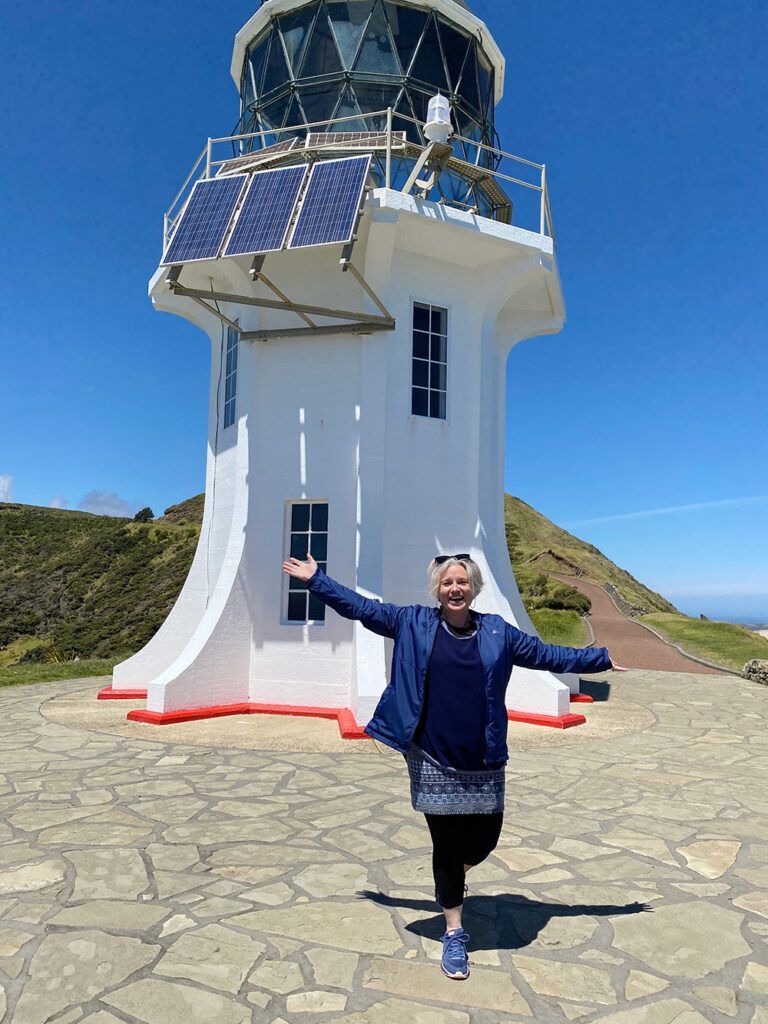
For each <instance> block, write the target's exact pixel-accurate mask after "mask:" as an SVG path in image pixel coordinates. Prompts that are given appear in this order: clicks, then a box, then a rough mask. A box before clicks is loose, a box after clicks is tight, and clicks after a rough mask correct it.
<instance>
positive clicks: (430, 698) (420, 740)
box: [413, 622, 490, 771]
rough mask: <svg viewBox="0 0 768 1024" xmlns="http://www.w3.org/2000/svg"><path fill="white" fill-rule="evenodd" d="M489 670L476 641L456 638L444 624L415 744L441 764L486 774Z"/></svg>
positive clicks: (426, 690) (427, 686) (439, 633)
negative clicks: (486, 681)
mask: <svg viewBox="0 0 768 1024" xmlns="http://www.w3.org/2000/svg"><path fill="white" fill-rule="evenodd" d="M487 701H488V696H487V693H486V688H485V669H484V668H483V662H482V659H481V658H480V652H479V650H478V647H477V633H475V634H474V636H472V637H457V636H454V635H453V633H451V632H450V631H449V629H448V627H447V626H446V625H445V622H442V623H441V625H440V628H439V629H438V630H437V634H436V636H435V644H434V647H433V648H432V656H431V658H430V659H429V671H428V673H427V681H426V688H425V693H424V707H423V709H422V713H421V719H420V721H419V725H418V727H417V729H416V732H415V733H414V736H413V742H414V743H415V744H416V746H417V747H420V748H421V750H423V751H424V753H425V754H427V755H428V756H429V757H431V758H433V759H434V760H435V761H437V762H438V764H441V765H444V766H445V767H447V768H458V769H459V770H461V771H486V770H487V769H488V768H489V767H490V766H489V765H487V764H486V763H485V758H486V756H487V753H488V744H487V742H486V738H485V730H486V724H487V719H488V709H487V706H486V705H487Z"/></svg>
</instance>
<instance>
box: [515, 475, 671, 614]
mask: <svg viewBox="0 0 768 1024" xmlns="http://www.w3.org/2000/svg"><path fill="white" fill-rule="evenodd" d="M504 514H505V519H506V522H507V524H508V527H509V526H511V527H512V532H511V533H510V530H509V528H508V530H507V536H508V540H509V541H510V554H511V558H512V565H513V566H514V569H515V572H516V573H519V572H520V570H529V571H530V570H532V569H538V570H540V571H544V572H558V573H562V574H564V575H567V576H578V575H584V576H586V577H587V578H588V579H589V580H592V581H594V582H595V583H598V584H600V585H603V584H605V583H612V584H613V585H614V586H615V587H616V588H617V590H618V591H619V593H620V594H621V595H622V597H623V598H624V599H625V600H626V601H629V602H630V603H631V604H634V605H638V606H639V607H641V608H643V609H645V610H646V611H647V612H654V611H659V612H676V611H677V609H676V608H675V607H674V605H672V604H670V603H669V601H667V600H665V598H663V597H662V596H661V594H656V593H654V591H652V590H649V589H648V587H644V586H643V584H642V583H639V582H638V581H637V580H636V579H635V578H634V576H630V574H629V573H628V572H626V571H625V570H624V569H620V568H619V566H617V565H615V564H614V563H613V562H611V561H610V559H608V558H606V557H605V555H604V554H602V552H600V551H598V549H597V548H596V547H594V546H593V545H592V544H587V543H585V542H584V541H583V540H579V539H578V537H574V536H573V535H572V534H570V533H568V532H567V530H563V529H561V528H560V527H559V526H555V524H554V523H551V522H550V521H549V520H548V519H546V518H545V517H544V516H543V515H541V513H539V512H537V511H536V509H533V508H531V506H530V505H526V503H525V502H524V501H521V500H520V499H519V498H513V497H512V495H511V494H505V495H504ZM579 570H581V572H579Z"/></svg>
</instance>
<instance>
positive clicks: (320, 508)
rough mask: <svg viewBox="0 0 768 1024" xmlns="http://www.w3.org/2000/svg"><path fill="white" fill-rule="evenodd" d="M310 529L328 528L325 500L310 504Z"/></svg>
mask: <svg viewBox="0 0 768 1024" xmlns="http://www.w3.org/2000/svg"><path fill="white" fill-rule="evenodd" d="M312 529H313V530H327V529H328V506H327V505H326V504H325V502H318V503H317V504H315V505H313V506H312Z"/></svg>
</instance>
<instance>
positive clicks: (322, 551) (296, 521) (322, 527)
mask: <svg viewBox="0 0 768 1024" xmlns="http://www.w3.org/2000/svg"><path fill="white" fill-rule="evenodd" d="M286 540H287V544H286V547H287V549H288V552H287V553H288V554H289V555H290V557H291V558H300V559H302V560H304V559H305V558H306V557H307V553H308V552H309V553H310V554H311V555H312V557H313V558H314V559H315V560H316V562H317V564H318V565H319V566H320V568H321V569H325V567H326V564H327V558H328V502H327V501H294V502H291V503H290V505H289V506H288V530H287V537H286ZM287 601H288V603H287V608H286V614H285V618H286V621H287V622H325V605H324V604H323V603H322V601H320V600H319V599H318V598H317V597H315V595H314V594H310V592H309V591H308V590H307V585H306V583H302V582H301V580H297V579H294V578H293V576H289V577H288V599H287Z"/></svg>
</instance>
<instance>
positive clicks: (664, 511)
mask: <svg viewBox="0 0 768 1024" xmlns="http://www.w3.org/2000/svg"><path fill="white" fill-rule="evenodd" d="M766 503H768V494H760V495H757V496H756V497H753V498H726V499H725V500H724V501H700V502H697V503H696V504H694V505H670V506H669V507H667V508H650V509H645V510H644V511H642V512H621V513H620V514H618V515H615V516H598V517H597V518H596V519H576V520H572V521H571V522H569V523H562V524H561V525H562V526H563V527H564V529H566V530H571V529H573V528H574V527H579V526H597V525H599V524H600V523H616V522H619V521H620V520H623V519H647V518H648V517H649V516H668V515H674V514H675V513H676V512H697V511H699V510H700V509H709V508H743V507H746V506H747V505H764V504H766Z"/></svg>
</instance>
